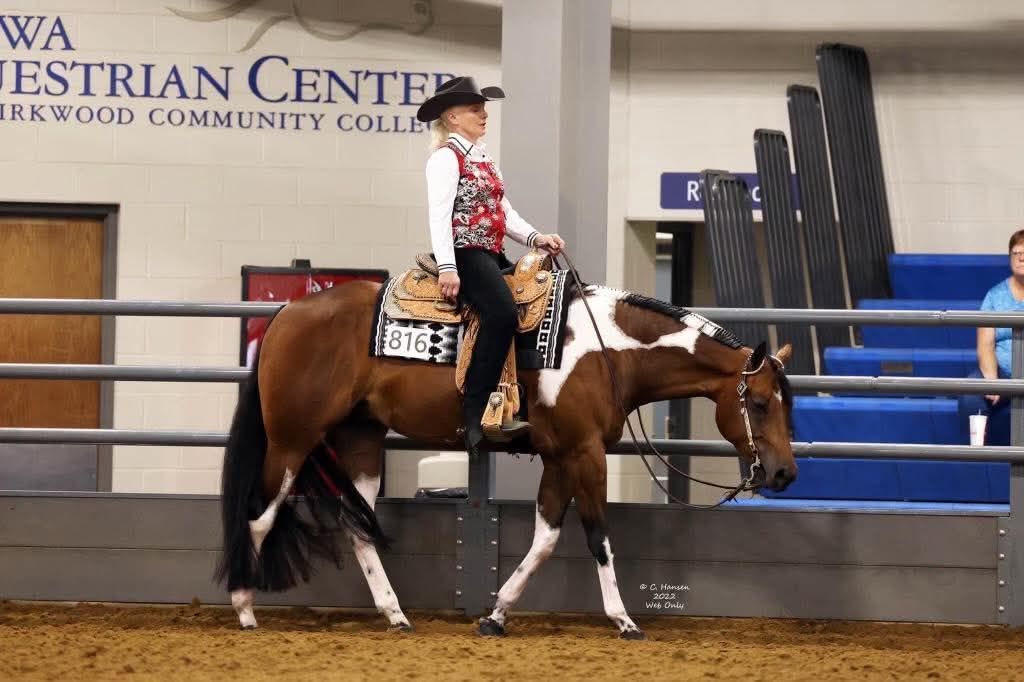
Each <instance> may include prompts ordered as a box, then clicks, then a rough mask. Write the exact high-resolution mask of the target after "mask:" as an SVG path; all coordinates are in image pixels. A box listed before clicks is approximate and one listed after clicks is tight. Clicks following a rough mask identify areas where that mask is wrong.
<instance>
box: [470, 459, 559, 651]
mask: <svg viewBox="0 0 1024 682" xmlns="http://www.w3.org/2000/svg"><path fill="white" fill-rule="evenodd" d="M570 499H572V492H571V490H570V487H569V485H568V480H567V479H566V478H565V476H564V475H563V473H562V470H561V468H560V466H559V464H558V463H557V462H554V461H550V460H545V462H544V473H543V474H542V475H541V479H540V488H539V489H538V491H537V519H536V521H535V522H534V527H533V544H532V545H531V546H530V551H529V552H527V553H526V556H525V557H524V558H523V561H522V562H521V563H520V564H519V566H518V568H516V570H515V571H513V573H512V575H510V576H509V578H508V580H506V581H505V584H504V585H502V586H501V590H499V591H498V599H497V601H496V602H495V605H494V611H492V612H491V615H490V616H488V617H487V618H481V619H480V627H479V631H480V634H481V635H484V636H501V635H503V634H505V616H506V615H507V614H508V610H509V609H511V608H512V606H513V605H514V604H515V603H516V601H518V600H519V596H520V595H521V594H522V593H523V590H524V589H525V588H526V583H527V581H528V580H529V579H530V576H532V575H533V574H534V573H535V572H536V571H537V569H538V568H540V565H541V564H543V563H544V561H545V560H547V558H548V557H549V556H551V553H552V552H553V551H554V549H555V544H556V543H557V542H558V536H559V534H560V533H561V531H562V519H563V518H564V517H565V510H566V508H567V507H568V506H569V500H570Z"/></svg>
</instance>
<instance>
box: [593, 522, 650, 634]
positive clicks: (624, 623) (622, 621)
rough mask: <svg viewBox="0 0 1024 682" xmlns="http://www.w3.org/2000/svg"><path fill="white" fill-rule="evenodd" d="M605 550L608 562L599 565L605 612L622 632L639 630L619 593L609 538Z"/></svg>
mask: <svg viewBox="0 0 1024 682" xmlns="http://www.w3.org/2000/svg"><path fill="white" fill-rule="evenodd" d="M604 551H605V554H607V555H608V563H607V564H606V565H604V566H602V565H601V564H598V565H597V577H598V580H600V581H601V598H602V599H603V600H604V612H605V614H606V615H607V616H608V617H609V618H611V619H612V622H614V623H615V624H616V625H618V626H619V631H620V632H630V631H636V630H639V629H640V628H638V627H637V626H636V623H634V622H633V619H632V618H630V617H629V614H627V613H626V607H625V606H624V605H623V603H622V597H621V596H620V595H619V584H618V582H617V581H616V580H615V564H614V561H613V559H612V546H611V544H609V543H608V538H605V539H604Z"/></svg>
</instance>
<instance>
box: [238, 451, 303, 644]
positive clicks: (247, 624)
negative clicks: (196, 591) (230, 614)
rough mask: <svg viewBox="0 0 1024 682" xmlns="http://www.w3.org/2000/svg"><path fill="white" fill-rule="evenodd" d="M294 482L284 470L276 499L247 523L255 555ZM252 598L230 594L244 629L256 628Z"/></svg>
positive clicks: (250, 593)
mask: <svg viewBox="0 0 1024 682" xmlns="http://www.w3.org/2000/svg"><path fill="white" fill-rule="evenodd" d="M294 482H295V476H294V475H293V474H292V472H291V470H290V469H285V470H284V479H283V480H282V481H281V490H279V491H278V493H277V497H275V498H274V500H273V501H272V502H271V503H270V504H269V505H267V508H266V509H265V510H264V511H263V513H262V514H260V517H259V518H258V519H256V520H255V521H250V522H249V532H250V533H252V545H253V549H254V550H255V552H256V554H257V555H258V554H259V553H260V548H261V547H262V546H263V541H264V540H265V539H266V538H267V533H269V532H270V529H271V528H273V526H274V519H275V518H276V517H277V509H278V507H280V506H281V505H282V504H283V503H284V500H285V498H286V497H288V491H289V490H291V488H292V483H294ZM253 598H254V597H253V591H252V590H235V591H234V592H232V593H231V605H232V606H233V607H235V613H237V614H238V622H239V624H240V625H241V626H242V627H243V628H245V629H249V628H254V627H256V615H255V614H254V613H253V610H252V605H253Z"/></svg>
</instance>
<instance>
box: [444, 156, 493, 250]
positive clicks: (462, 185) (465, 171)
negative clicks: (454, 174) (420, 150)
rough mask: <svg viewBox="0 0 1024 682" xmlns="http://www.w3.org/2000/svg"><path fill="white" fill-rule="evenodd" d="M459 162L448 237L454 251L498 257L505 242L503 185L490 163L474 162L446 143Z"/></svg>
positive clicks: (491, 162)
mask: <svg viewBox="0 0 1024 682" xmlns="http://www.w3.org/2000/svg"><path fill="white" fill-rule="evenodd" d="M447 146H448V148H449V149H451V150H452V151H453V152H455V158H457V159H458V160H459V188H458V190H457V191H456V193H455V207H454V209H453V210H452V237H453V239H454V242H455V248H457V249H486V250H488V251H493V252H494V253H500V252H501V249H502V245H503V244H504V241H505V209H503V208H502V207H501V200H502V198H504V196H505V183H504V182H502V179H501V175H500V173H499V172H498V168H497V166H495V165H494V162H493V161H474V160H472V159H470V158H469V157H467V156H466V154H465V153H464V152H463V151H462V149H460V148H459V146H458V145H457V144H454V143H452V142H449V143H448V145H447Z"/></svg>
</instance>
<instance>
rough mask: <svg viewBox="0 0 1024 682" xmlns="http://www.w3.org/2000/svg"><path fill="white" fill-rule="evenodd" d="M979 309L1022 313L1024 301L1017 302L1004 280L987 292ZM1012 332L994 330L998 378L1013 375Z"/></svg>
mask: <svg viewBox="0 0 1024 682" xmlns="http://www.w3.org/2000/svg"><path fill="white" fill-rule="evenodd" d="M981 309H982V310H985V311H988V312H994V313H1005V312H1018V311H1022V312H1024V301H1018V300H1017V299H1015V298H1014V297H1013V292H1011V291H1010V280H1009V279H1004V280H1003V281H1002V282H1000V283H999V284H997V285H995V286H994V287H992V288H991V289H989V290H988V293H987V294H985V300H984V301H982V302H981ZM1012 346H1013V332H1012V330H1010V328H1009V327H1006V328H997V329H996V362H997V363H998V364H999V376H1000V377H1003V378H1007V377H1010V376H1012V375H1013V355H1012V354H1011V350H1012Z"/></svg>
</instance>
